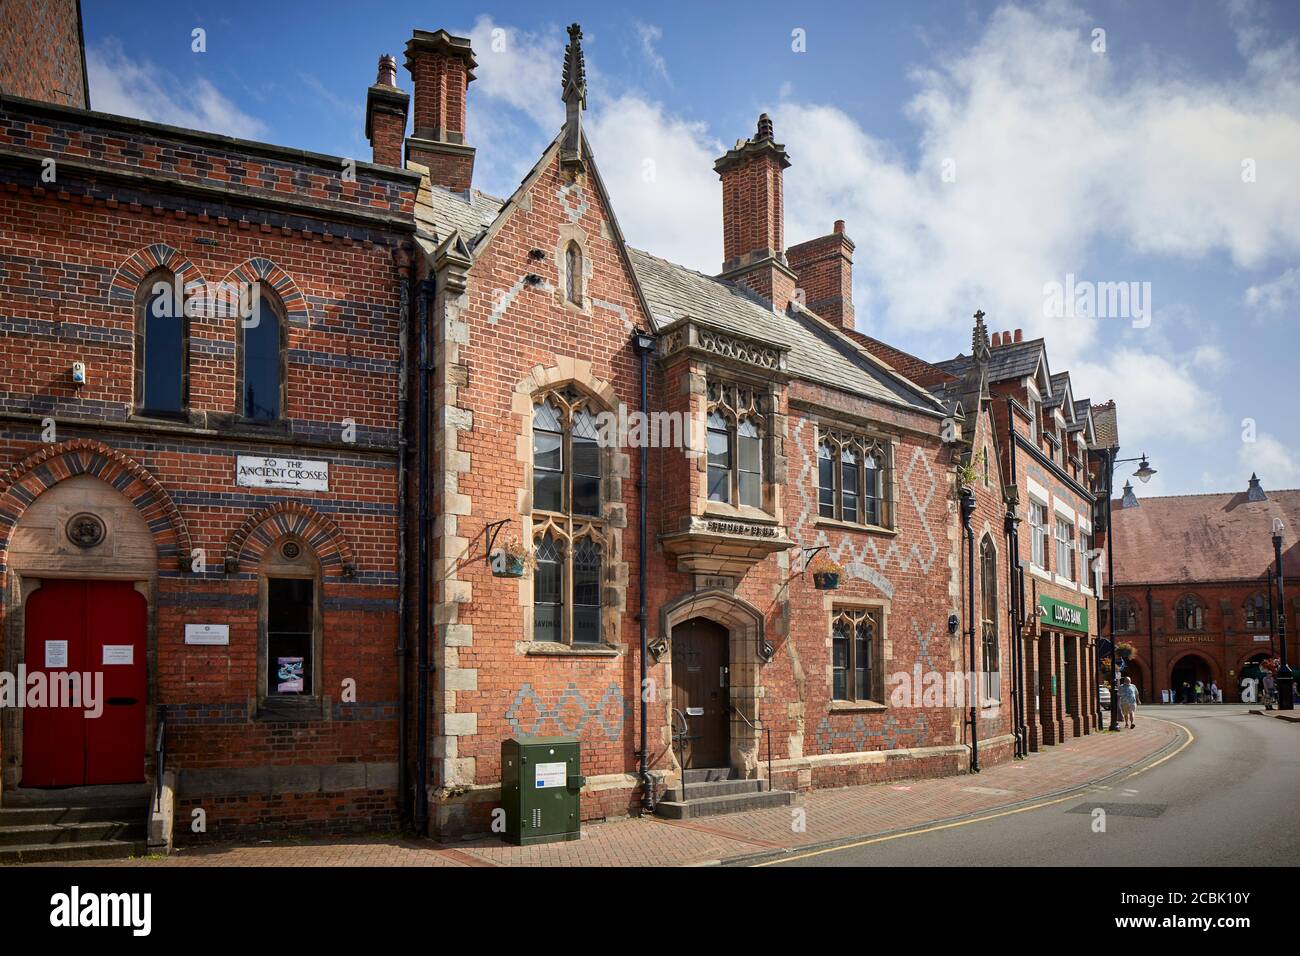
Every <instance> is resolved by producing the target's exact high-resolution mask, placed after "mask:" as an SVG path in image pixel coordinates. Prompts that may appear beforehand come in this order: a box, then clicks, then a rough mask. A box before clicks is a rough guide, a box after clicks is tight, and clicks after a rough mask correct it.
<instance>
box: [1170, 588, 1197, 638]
mask: <svg viewBox="0 0 1300 956" xmlns="http://www.w3.org/2000/svg"><path fill="white" fill-rule="evenodd" d="M1174 617H1175V620H1176V622H1177V625H1178V630H1180V631H1203V630H1205V605H1204V604H1202V603H1201V600H1200V598H1198V597H1196V596H1195V595H1192V594H1188V595H1185V596H1183V597H1181V598H1179V599H1178V603H1177V604H1175V605H1174Z"/></svg>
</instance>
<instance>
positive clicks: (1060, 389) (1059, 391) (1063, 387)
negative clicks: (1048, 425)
mask: <svg viewBox="0 0 1300 956" xmlns="http://www.w3.org/2000/svg"><path fill="white" fill-rule="evenodd" d="M1051 381H1052V394H1051V395H1050V396H1048V397H1047V398H1045V399H1043V407H1044V408H1055V407H1056V406H1057V405H1060V404H1061V403H1062V402H1064V401H1065V395H1066V392H1067V391H1068V390H1069V387H1070V373H1069V372H1057V373H1056V374H1055V375H1053V376H1052V377H1051Z"/></svg>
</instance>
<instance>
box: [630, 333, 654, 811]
mask: <svg viewBox="0 0 1300 956" xmlns="http://www.w3.org/2000/svg"><path fill="white" fill-rule="evenodd" d="M632 347H633V348H634V349H636V353H637V355H638V356H639V357H640V359H641V412H642V414H644V415H646V416H647V420H648V418H649V415H650V408H649V405H650V401H649V385H648V379H649V362H650V356H651V355H652V354H653V353H654V350H655V340H654V337H653V336H651V335H647V334H646V333H645V332H642V331H641V330H640V329H637V330H636V331H635V332H633V334H632ZM647 444H648V443H647V442H645V441H643V442H642V443H641V450H640V454H639V463H638V465H637V474H636V487H637V495H638V500H639V508H640V512H639V517H638V523H639V526H640V527H639V530H638V531H637V548H638V552H639V553H638V556H637V598H638V601H639V608H638V610H637V616H636V619H637V621H638V622H639V624H640V626H641V750H640V753H639V755H638V756H639V757H640V777H641V806H642V807H643V808H644V809H645V812H646V813H654V809H655V788H654V781H653V780H652V779H651V777H650V763H649V761H650V755H649V746H650V742H649V732H648V730H647V727H646V715H647V707H648V703H647V701H646V686H647V684H646V681H647V680H648V679H649V673H650V664H649V661H647V660H646V656H647V654H648V653H649V647H648V645H649V640H648V634H647V630H648V628H649V623H650V622H649V620H648V619H647V616H646V595H645V590H646V551H647V548H646V531H647V528H648V526H649V521H648V520H647V518H646V497H647V492H648V488H649V484H650V482H649V480H648V478H647V475H648V474H649V468H650V449H649V448H648V447H647Z"/></svg>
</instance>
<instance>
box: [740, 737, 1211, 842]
mask: <svg viewBox="0 0 1300 956" xmlns="http://www.w3.org/2000/svg"><path fill="white" fill-rule="evenodd" d="M1147 720H1159V721H1162V722H1163V723H1166V724H1173V725H1174V726H1175V727H1177V728H1179V729H1180V730H1182V731H1183V733H1185V734H1187V739H1186V740H1184V741H1183V743H1182V745H1181V746H1180V747H1179V748H1178V749H1177V750H1175V751H1173V752H1172V753H1167V754H1165V755H1164V756H1163V757H1161V758H1160V759H1159V760H1156V761H1153V762H1151V763H1149V764H1147V765H1146V766H1143V767H1139V768H1138V769H1137V770H1134V771H1133V772H1132V773H1130V774H1128V775H1127V776H1125V777H1122V778H1121V779H1123V780H1131V779H1132V778H1134V777H1136V776H1137V775H1138V774H1140V773H1146V772H1147V771H1148V770H1150V769H1152V768H1153V767H1158V766H1160V765H1161V764H1162V763H1164V762H1165V761H1166V760H1172V759H1173V758H1174V757H1177V756H1178V755H1179V754H1180V753H1182V752H1183V751H1184V750H1185V749H1186V748H1187V747H1190V746H1191V744H1192V741H1194V740H1195V739H1196V735H1195V734H1193V733H1192V732H1191V730H1189V729H1188V728H1187V727H1184V726H1183V725H1182V724H1180V723H1178V722H1177V721H1175V720H1165V718H1163V717H1148V718H1147ZM1088 786H1091V784H1084V785H1083V786H1082V787H1078V788H1076V789H1075V790H1074V791H1072V792H1071V793H1069V794H1067V795H1066V796H1064V797H1056V798H1055V799H1053V800H1043V801H1040V802H1038V803H1031V804H1028V805H1027V806H1023V807H1016V808H1015V809H1012V810H1000V811H998V812H996V813H986V814H984V815H983V816H978V817H972V818H970V819H969V820H957V821H954V822H953V823H941V824H938V825H936V826H932V827H925V828H924V829H921V830H907V831H905V832H903V833H889V834H886V835H885V836H878V837H871V838H870V839H868V840H858V841H857V842H856V843H842V844H840V845H838V846H828V847H825V848H824V849H821V850H809V851H808V852H807V853H797V854H795V855H793V856H783V857H779V858H777V859H775V860H764V861H763V862H762V863H754V864H752V865H753V866H755V867H759V866H773V865H775V864H777V863H792V862H794V861H795V860H807V859H809V858H811V857H814V856H823V855H825V854H827V853H839V852H841V851H843V850H853V849H856V848H857V847H860V846H871V845H872V844H874V843H885V842H887V841H889V840H901V839H902V838H903V837H911V836H920V835H921V834H923V833H936V832H938V831H939V830H951V829H953V828H955V827H964V826H969V825H970V824H972V823H983V822H984V821H985V820H996V819H998V817H1009V816H1011V815H1012V814H1015V813H1024V812H1025V811H1027V810H1041V809H1042V808H1043V807H1050V806H1053V805H1055V804H1058V803H1065V802H1066V801H1067V800H1077V799H1079V796H1080V794H1079V792H1078V791H1079V790H1084V789H1086V788H1087V787H1088Z"/></svg>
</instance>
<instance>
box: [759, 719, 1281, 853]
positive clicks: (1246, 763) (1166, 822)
mask: <svg viewBox="0 0 1300 956" xmlns="http://www.w3.org/2000/svg"><path fill="white" fill-rule="evenodd" d="M1250 706H1253V705H1241V704H1220V705H1217V706H1197V705H1169V706H1163V707H1150V708H1147V713H1149V714H1158V715H1159V716H1160V717H1164V718H1168V719H1169V720H1172V721H1174V722H1176V723H1178V724H1181V725H1182V726H1183V727H1185V728H1186V729H1187V730H1189V731H1190V732H1191V733H1192V734H1193V735H1194V738H1195V739H1194V740H1193V741H1192V742H1191V743H1190V744H1189V745H1188V746H1186V747H1185V748H1184V749H1182V750H1181V751H1179V752H1178V753H1177V754H1176V755H1174V756H1172V757H1170V758H1169V759H1167V760H1165V761H1164V762H1163V763H1160V764H1158V765H1156V766H1153V767H1152V768H1151V769H1149V770H1144V771H1139V772H1137V773H1136V775H1134V776H1131V777H1129V778H1126V779H1121V780H1116V781H1112V782H1111V783H1110V785H1109V786H1108V787H1105V788H1100V787H1093V788H1089V789H1088V790H1087V791H1084V792H1080V793H1079V794H1077V795H1075V796H1073V797H1069V798H1067V799H1065V800H1059V798H1057V800H1058V802H1054V803H1051V804H1050V805H1045V806H1039V807H1037V808H1031V809H1026V810H1024V811H1022V812H1018V813H1004V814H1003V815H1001V816H996V815H993V816H990V817H989V818H986V819H977V820H974V821H972V822H969V823H964V824H960V825H957V826H951V827H946V828H934V829H931V830H929V831H926V830H925V829H924V828H922V829H921V830H920V831H917V832H914V833H910V834H906V835H901V836H894V837H885V838H875V839H869V840H864V841H861V842H860V843H859V844H858V845H853V844H848V845H845V846H842V847H838V848H833V849H830V850H820V851H815V852H813V853H807V854H802V855H801V854H795V855H793V856H791V857H789V858H788V859H785V860H781V861H780V862H777V863H775V864H774V865H778V866H940V865H942V866H1059V865H1060V864H1061V863H1062V862H1063V861H1066V860H1068V861H1070V864H1071V865H1073V866H1251V865H1254V866H1259V865H1266V866H1282V865H1285V866H1294V865H1295V864H1296V863H1297V862H1298V861H1300V802H1298V801H1297V797H1298V796H1300V723H1288V722H1286V721H1281V720H1276V719H1273V718H1270V717H1261V716H1258V715H1253V714H1250V713H1248V711H1249V709H1250ZM1139 719H1142V718H1141V716H1140V717H1139ZM1098 807H1100V808H1102V809H1103V810H1105V816H1104V820H1103V818H1102V817H1101V816H1100V815H1097V814H1095V812H1094V811H1095V810H1096V808H1098ZM1103 822H1104V832H1098V826H1099V824H1101V823H1103Z"/></svg>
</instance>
